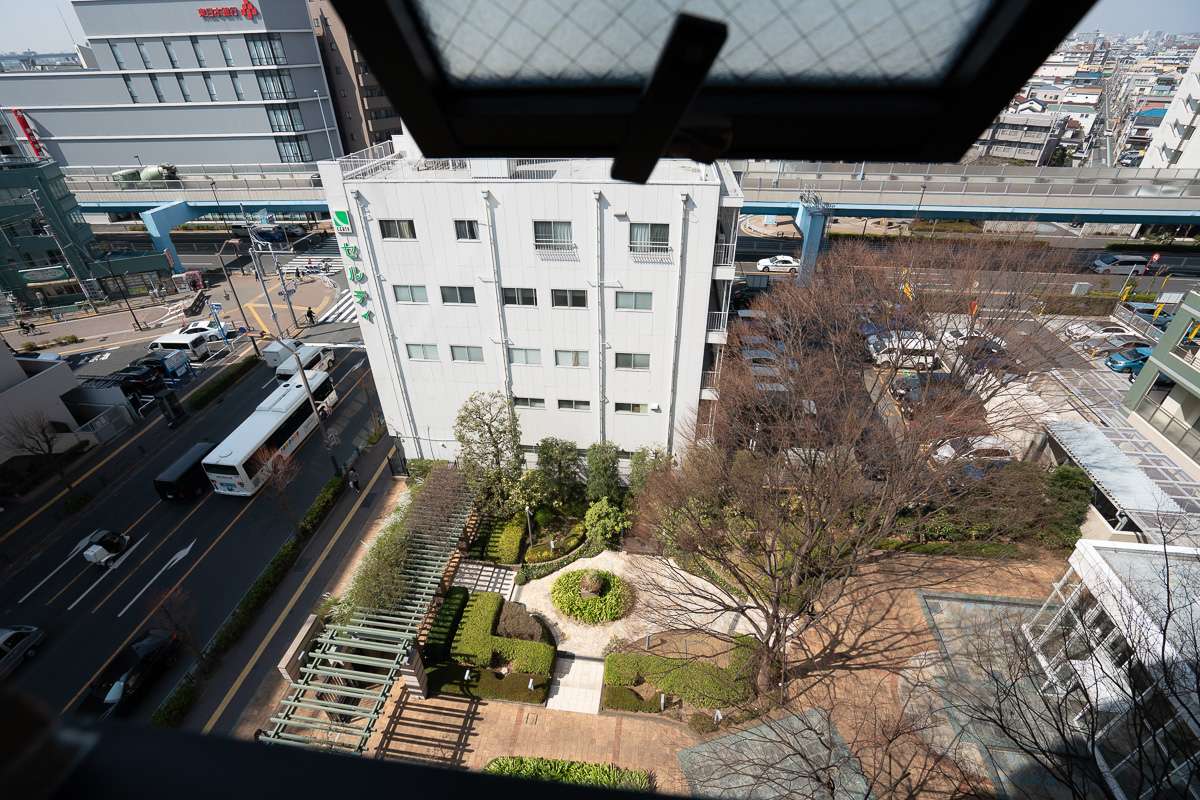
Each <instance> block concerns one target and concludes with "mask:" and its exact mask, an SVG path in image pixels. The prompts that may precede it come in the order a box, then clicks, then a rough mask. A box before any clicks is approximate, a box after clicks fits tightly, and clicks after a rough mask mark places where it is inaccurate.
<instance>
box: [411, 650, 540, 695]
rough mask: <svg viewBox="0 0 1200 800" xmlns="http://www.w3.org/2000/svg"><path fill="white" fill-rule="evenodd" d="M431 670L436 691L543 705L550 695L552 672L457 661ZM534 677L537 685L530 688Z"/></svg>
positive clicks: (431, 681) (534, 682)
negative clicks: (504, 671) (532, 672)
mask: <svg viewBox="0 0 1200 800" xmlns="http://www.w3.org/2000/svg"><path fill="white" fill-rule="evenodd" d="M468 671H469V672H470V675H471V677H470V678H469V679H468V678H467V677H466V674H467V672H468ZM427 674H428V676H429V689H430V691H431V692H433V693H435V694H436V693H438V692H441V693H444V694H456V695H460V696H462V697H478V698H481V699H484V700H507V701H509V702H510V703H529V704H531V705H542V704H543V703H545V702H546V698H547V697H548V696H549V695H550V677H549V676H548V675H530V674H528V673H524V672H510V673H508V674H507V675H502V674H501V673H500V672H499V671H498V670H493V669H490V668H481V667H468V666H465V665H463V664H457V663H454V662H453V661H450V662H443V663H441V664H437V665H435V666H434V667H433V669H431V670H429V671H428V673H427ZM530 681H533V689H530V688H529V682H530Z"/></svg>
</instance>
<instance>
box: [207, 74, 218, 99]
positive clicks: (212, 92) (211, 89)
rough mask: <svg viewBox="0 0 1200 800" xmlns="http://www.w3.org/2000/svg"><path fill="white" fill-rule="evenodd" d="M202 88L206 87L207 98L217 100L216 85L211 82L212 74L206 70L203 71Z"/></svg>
mask: <svg viewBox="0 0 1200 800" xmlns="http://www.w3.org/2000/svg"><path fill="white" fill-rule="evenodd" d="M204 88H205V89H208V99H209V100H211V101H213V102H214V103H215V102H217V99H218V98H217V85H216V84H215V83H213V79H212V76H211V75H209V74H208V73H207V72H206V73H204Z"/></svg>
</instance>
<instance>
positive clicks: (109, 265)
mask: <svg viewBox="0 0 1200 800" xmlns="http://www.w3.org/2000/svg"><path fill="white" fill-rule="evenodd" d="M104 266H106V267H107V268H108V277H110V278H112V281H113V283H115V284H116V285H117V288H118V289H119V290H120V291H121V299H122V300H124V301H125V307H126V308H128V309H129V316H131V317H133V329H134V330H135V331H140V330H141V329H142V326H141V324H140V323H139V322H138V318H137V314H135V313H133V306H131V305H130V304H129V297H128V296H127V295H126V294H125V283H124V281H118V280H117V276H116V275H115V274H113V268H112V262H111V261H109V254H108V251H107V250H105V251H104Z"/></svg>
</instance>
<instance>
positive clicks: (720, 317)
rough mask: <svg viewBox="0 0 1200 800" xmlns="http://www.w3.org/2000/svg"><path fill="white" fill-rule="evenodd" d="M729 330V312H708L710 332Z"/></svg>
mask: <svg viewBox="0 0 1200 800" xmlns="http://www.w3.org/2000/svg"><path fill="white" fill-rule="evenodd" d="M728 328H729V312H728V311H710V312H708V330H710V331H724V330H726V329H728Z"/></svg>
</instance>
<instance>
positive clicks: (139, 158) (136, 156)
mask: <svg viewBox="0 0 1200 800" xmlns="http://www.w3.org/2000/svg"><path fill="white" fill-rule="evenodd" d="M134 158H136V159H137V162H138V166H139V167H140V166H141V165H142V157H141V156H139V155H134Z"/></svg>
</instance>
